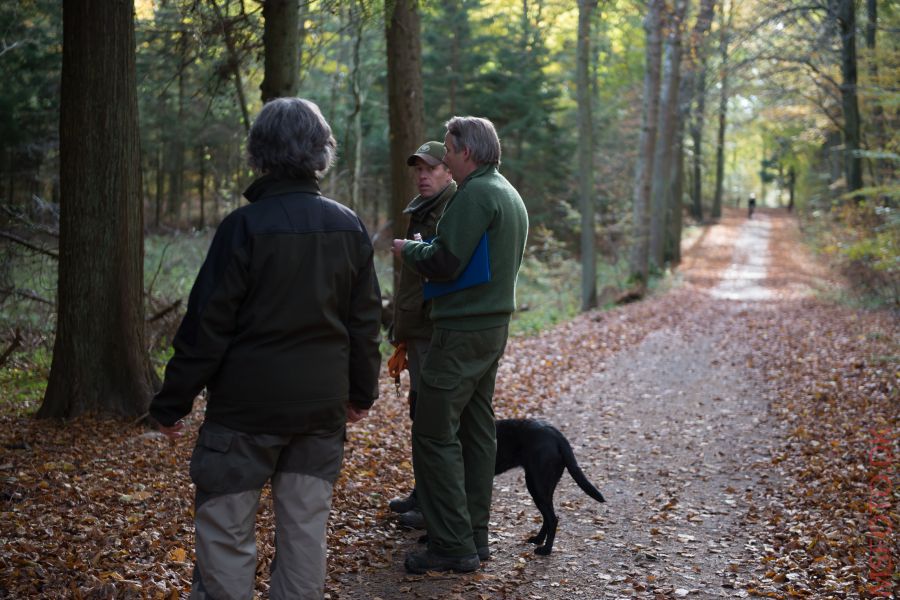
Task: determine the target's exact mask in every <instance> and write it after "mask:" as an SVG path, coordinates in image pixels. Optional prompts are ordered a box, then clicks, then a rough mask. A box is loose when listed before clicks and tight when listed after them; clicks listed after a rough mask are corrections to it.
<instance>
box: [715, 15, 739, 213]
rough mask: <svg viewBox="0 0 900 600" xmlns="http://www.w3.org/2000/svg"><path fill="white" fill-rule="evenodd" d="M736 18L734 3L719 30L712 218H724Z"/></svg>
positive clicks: (723, 18) (724, 16)
mask: <svg viewBox="0 0 900 600" xmlns="http://www.w3.org/2000/svg"><path fill="white" fill-rule="evenodd" d="M733 16H734V2H729V3H728V11H727V16H726V11H725V10H723V11H722V26H721V27H720V28H719V55H720V56H721V65H720V66H719V70H720V79H721V81H720V85H721V89H720V90H719V130H718V133H717V135H716V191H715V194H714V195H713V205H712V211H711V213H712V218H713V219H720V218H722V188H723V186H724V180H725V128H726V123H727V116H728V93H729V92H728V69H729V65H728V36H729V34H730V33H731V20H732V17H733Z"/></svg>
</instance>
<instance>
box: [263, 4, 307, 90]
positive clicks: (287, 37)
mask: <svg viewBox="0 0 900 600" xmlns="http://www.w3.org/2000/svg"><path fill="white" fill-rule="evenodd" d="M262 12H263V21H264V22H265V25H264V29H263V46H264V49H265V76H264V77H263V81H262V84H260V86H259V89H260V91H262V101H263V103H266V102H268V101H269V100H272V99H273V98H282V97H288V96H296V95H297V82H298V81H299V75H300V0H265V2H264V3H263V7H262Z"/></svg>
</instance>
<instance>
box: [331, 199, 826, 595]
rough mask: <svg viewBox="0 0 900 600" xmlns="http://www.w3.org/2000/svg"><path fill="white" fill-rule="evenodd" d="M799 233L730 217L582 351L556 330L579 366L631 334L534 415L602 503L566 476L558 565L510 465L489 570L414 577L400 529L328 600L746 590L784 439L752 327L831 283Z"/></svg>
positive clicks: (765, 218) (511, 377)
mask: <svg viewBox="0 0 900 600" xmlns="http://www.w3.org/2000/svg"><path fill="white" fill-rule="evenodd" d="M794 235H795V232H794V224H793V222H792V221H790V220H789V219H788V218H786V217H785V216H784V215H783V214H779V213H769V214H765V212H763V213H762V214H760V213H758V216H757V217H756V218H755V219H754V220H753V221H747V220H745V219H744V218H743V216H742V215H739V214H738V213H736V212H735V213H732V214H730V215H729V216H728V217H727V218H725V219H723V221H722V222H721V224H719V225H717V226H715V227H712V228H709V229H707V230H706V231H705V232H704V233H703V234H702V235H701V236H700V237H699V239H697V240H696V241H695V242H694V243H693V245H692V246H691V247H689V248H686V253H685V260H684V263H683V268H682V269H681V270H680V271H679V273H678V275H677V277H678V279H679V281H680V284H679V285H678V286H676V289H674V290H673V291H671V292H669V293H668V294H665V295H661V296H660V297H657V298H651V299H649V300H646V301H644V302H642V303H639V304H637V305H632V306H627V307H622V308H619V309H616V310H614V311H611V312H607V313H602V314H597V315H593V316H592V317H583V319H585V320H584V321H583V322H582V326H584V327H588V328H589V327H596V323H600V324H601V325H600V328H599V329H598V330H597V332H596V333H595V334H591V333H589V334H587V335H586V336H585V337H582V338H581V339H580V340H579V343H578V344H576V345H574V346H571V347H570V346H567V340H566V339H565V332H566V330H565V329H563V330H562V331H561V332H560V335H559V337H561V338H563V339H560V340H559V341H558V344H559V346H558V347H557V348H556V349H555V350H554V352H555V354H556V358H557V359H560V358H561V357H565V356H566V355H572V356H575V357H577V355H579V354H581V353H582V352H583V348H582V347H583V346H584V345H585V339H591V337H592V335H594V336H595V337H596V336H597V335H602V334H603V333H609V331H610V330H612V331H618V330H623V331H625V330H627V331H628V332H629V337H628V339H625V336H622V338H623V340H624V342H622V343H620V344H617V345H615V348H614V350H613V351H610V347H611V346H612V344H607V343H605V341H603V340H602V339H594V340H593V341H592V342H591V344H592V345H593V346H594V347H597V349H598V350H597V353H596V355H597V357H599V358H594V359H585V360H582V361H580V362H579V360H578V359H577V358H572V359H565V358H563V360H560V362H561V363H562V364H570V365H574V368H575V369H578V368H579V366H581V368H584V367H583V365H588V370H587V371H586V372H580V373H578V372H575V373H572V372H569V373H566V374H565V375H564V376H562V377H564V378H566V379H567V380H568V381H570V382H572V383H570V385H568V386H562V390H563V391H562V392H561V393H559V394H557V393H548V394H547V397H546V399H544V400H543V401H542V402H541V403H540V404H539V406H538V407H537V408H536V409H535V410H533V411H530V412H529V414H528V416H533V417H538V418H543V419H545V420H547V421H549V422H551V423H553V424H554V425H556V426H557V427H558V428H559V429H560V430H562V431H563V432H564V433H565V434H566V435H567V437H568V438H569V439H570V441H571V443H572V445H573V447H574V448H575V453H576V456H577V457H578V459H579V462H580V463H581V465H582V467H583V469H584V470H585V472H586V473H587V474H588V477H589V478H590V479H591V480H592V481H594V483H595V484H596V485H597V486H598V487H599V488H600V489H601V490H602V491H603V493H604V495H605V496H606V499H607V503H606V504H598V503H596V502H594V501H593V500H591V499H590V498H588V497H587V496H586V495H584V494H583V492H582V491H581V490H580V489H579V488H578V487H577V486H576V485H575V483H574V482H573V481H572V480H571V479H570V478H569V477H568V475H564V476H563V480H562V482H561V483H560V486H559V488H558V489H557V492H556V496H555V504H556V507H557V513H558V514H559V516H560V526H559V533H558V535H557V539H556V546H555V548H554V552H553V554H552V555H551V556H550V557H537V556H535V555H534V554H532V551H531V550H532V548H531V546H530V545H528V544H527V543H524V542H523V540H524V539H525V538H526V537H528V535H530V534H531V533H532V532H533V531H534V530H536V529H537V527H538V526H539V520H538V518H539V515H538V513H537V510H536V509H535V507H534V505H533V504H532V502H531V499H530V497H529V496H528V493H527V491H526V489H525V485H524V477H523V475H522V473H521V471H514V472H512V473H507V474H504V475H502V476H499V477H498V478H497V479H496V480H495V485H494V507H493V514H492V527H493V532H492V539H491V547H492V551H493V558H492V560H491V561H489V562H487V563H486V564H485V565H484V566H483V568H482V570H481V571H480V572H479V573H478V574H476V575H471V576H455V575H449V576H440V577H429V576H426V577H410V576H407V575H406V574H405V573H404V572H403V566H402V565H403V557H404V555H405V553H406V552H407V551H409V550H411V549H414V548H415V547H416V542H415V539H416V537H417V533H416V532H401V531H398V532H397V535H398V536H399V539H398V540H396V541H395V542H391V544H392V545H393V546H394V547H393V548H392V552H391V553H390V555H389V556H390V560H389V562H388V564H385V565H384V566H383V567H381V568H378V569H371V570H369V569H367V570H365V571H364V572H357V573H352V574H350V573H348V574H343V575H341V576H340V577H338V578H336V579H335V580H333V584H334V585H333V587H331V588H330V589H329V594H330V596H331V598H342V599H344V598H354V599H356V598H360V599H361V598H367V599H371V598H383V599H384V600H388V599H393V598H467V599H468V598H523V599H524V598H528V599H534V600H538V599H554V600H562V599H564V598H565V599H568V598H591V599H595V598H597V599H599V598H624V597H638V598H678V597H693V598H720V597H723V598H733V597H746V596H747V595H748V592H747V587H748V584H749V582H751V581H752V580H753V579H754V578H755V577H758V576H759V573H758V571H759V569H760V565H759V561H758V557H759V555H760V552H761V551H762V549H761V548H759V547H758V544H759V543H760V542H759V538H760V536H759V531H758V530H757V527H756V525H755V519H754V518H753V512H754V505H755V504H756V503H757V502H759V501H760V500H764V499H765V498H766V497H767V496H768V495H769V494H771V493H773V490H774V489H776V488H778V487H779V486H780V485H781V482H779V481H777V480H776V479H775V475H774V474H772V473H770V472H768V465H769V464H770V463H769V458H770V457H771V455H773V454H774V452H775V450H774V449H775V448H776V446H777V444H778V439H779V436H780V435H781V432H780V429H779V426H778V423H777V420H776V419H773V417H772V416H771V415H770V414H769V410H768V407H769V401H770V399H771V391H770V390H769V389H768V388H767V385H766V383H765V381H764V380H763V378H762V377H761V376H760V374H759V373H758V371H757V370H756V369H755V368H754V362H753V356H752V351H751V348H750V346H749V345H748V344H747V340H748V339H751V338H752V336H753V335H757V333H756V332H753V331H749V330H748V328H747V325H746V324H747V323H748V322H749V321H751V320H752V317H753V315H754V313H756V311H778V310H780V306H782V303H790V302H794V301H797V300H798V299H801V298H803V297H806V296H808V295H810V294H811V293H812V292H813V287H814V286H817V285H820V283H821V282H820V280H819V279H818V278H819V276H820V275H822V271H820V270H819V269H818V268H817V267H816V265H815V264H814V263H812V262H811V261H807V260H805V259H804V258H803V257H804V256H805V252H804V251H803V250H802V249H801V248H800V247H799V245H798V244H797V243H796V240H795V239H794V238H793V236H794ZM786 251H787V252H786ZM788 255H789V258H788ZM574 327H578V325H577V324H576V325H574ZM617 327H618V329H617ZM523 344H524V342H523ZM604 350H606V352H604ZM519 351H524V350H523V349H520V348H518V347H517V345H516V343H515V342H514V343H513V344H511V348H510V349H509V351H508V360H507V361H506V362H507V363H509V362H512V363H513V366H512V367H510V365H509V364H506V365H505V368H502V369H501V374H500V385H499V386H498V387H500V386H502V385H503V382H509V383H510V384H511V382H514V381H515V377H516V373H517V372H518V371H519V369H518V368H517V365H518V363H517V358H516V354H517V352H519ZM573 361H574V363H573ZM503 416H509V415H506V414H502V412H501V411H500V409H498V417H503ZM519 416H521V415H519ZM386 518H387V517H386Z"/></svg>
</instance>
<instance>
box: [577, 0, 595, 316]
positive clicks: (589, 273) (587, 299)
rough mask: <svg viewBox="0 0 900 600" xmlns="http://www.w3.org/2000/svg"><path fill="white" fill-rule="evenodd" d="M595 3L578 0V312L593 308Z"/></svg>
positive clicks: (589, 0)
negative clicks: (591, 78) (592, 68)
mask: <svg viewBox="0 0 900 600" xmlns="http://www.w3.org/2000/svg"><path fill="white" fill-rule="evenodd" d="M596 6H597V0H578V50H577V55H578V56H577V63H578V73H577V80H578V83H577V85H578V196H579V204H580V205H581V310H583V311H586V310H590V309H592V308H594V307H595V306H597V251H596V245H595V242H594V133H593V131H594V130H593V115H592V111H591V84H590V81H589V77H588V75H589V72H590V62H591V13H592V12H593V11H594V8H595V7H596Z"/></svg>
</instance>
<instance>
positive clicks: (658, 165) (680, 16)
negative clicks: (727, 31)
mask: <svg viewBox="0 0 900 600" xmlns="http://www.w3.org/2000/svg"><path fill="white" fill-rule="evenodd" d="M687 6H688V2H687V0H676V2H675V6H674V10H673V12H672V13H670V14H669V19H668V23H667V35H666V42H665V53H664V54H665V59H664V63H663V74H662V78H661V84H660V91H659V123H658V125H657V136H658V137H657V140H656V148H655V149H654V153H653V174H652V178H651V183H650V265H651V267H653V268H654V269H656V270H658V271H662V270H663V268H664V267H665V260H664V249H665V238H666V227H667V225H666V222H667V213H668V209H669V205H670V204H671V201H670V197H671V193H672V177H671V175H672V164H673V161H674V151H675V132H676V129H677V127H676V121H677V119H678V115H677V113H678V86H679V82H680V80H681V27H682V23H683V22H684V16H685V12H686V11H687Z"/></svg>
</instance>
